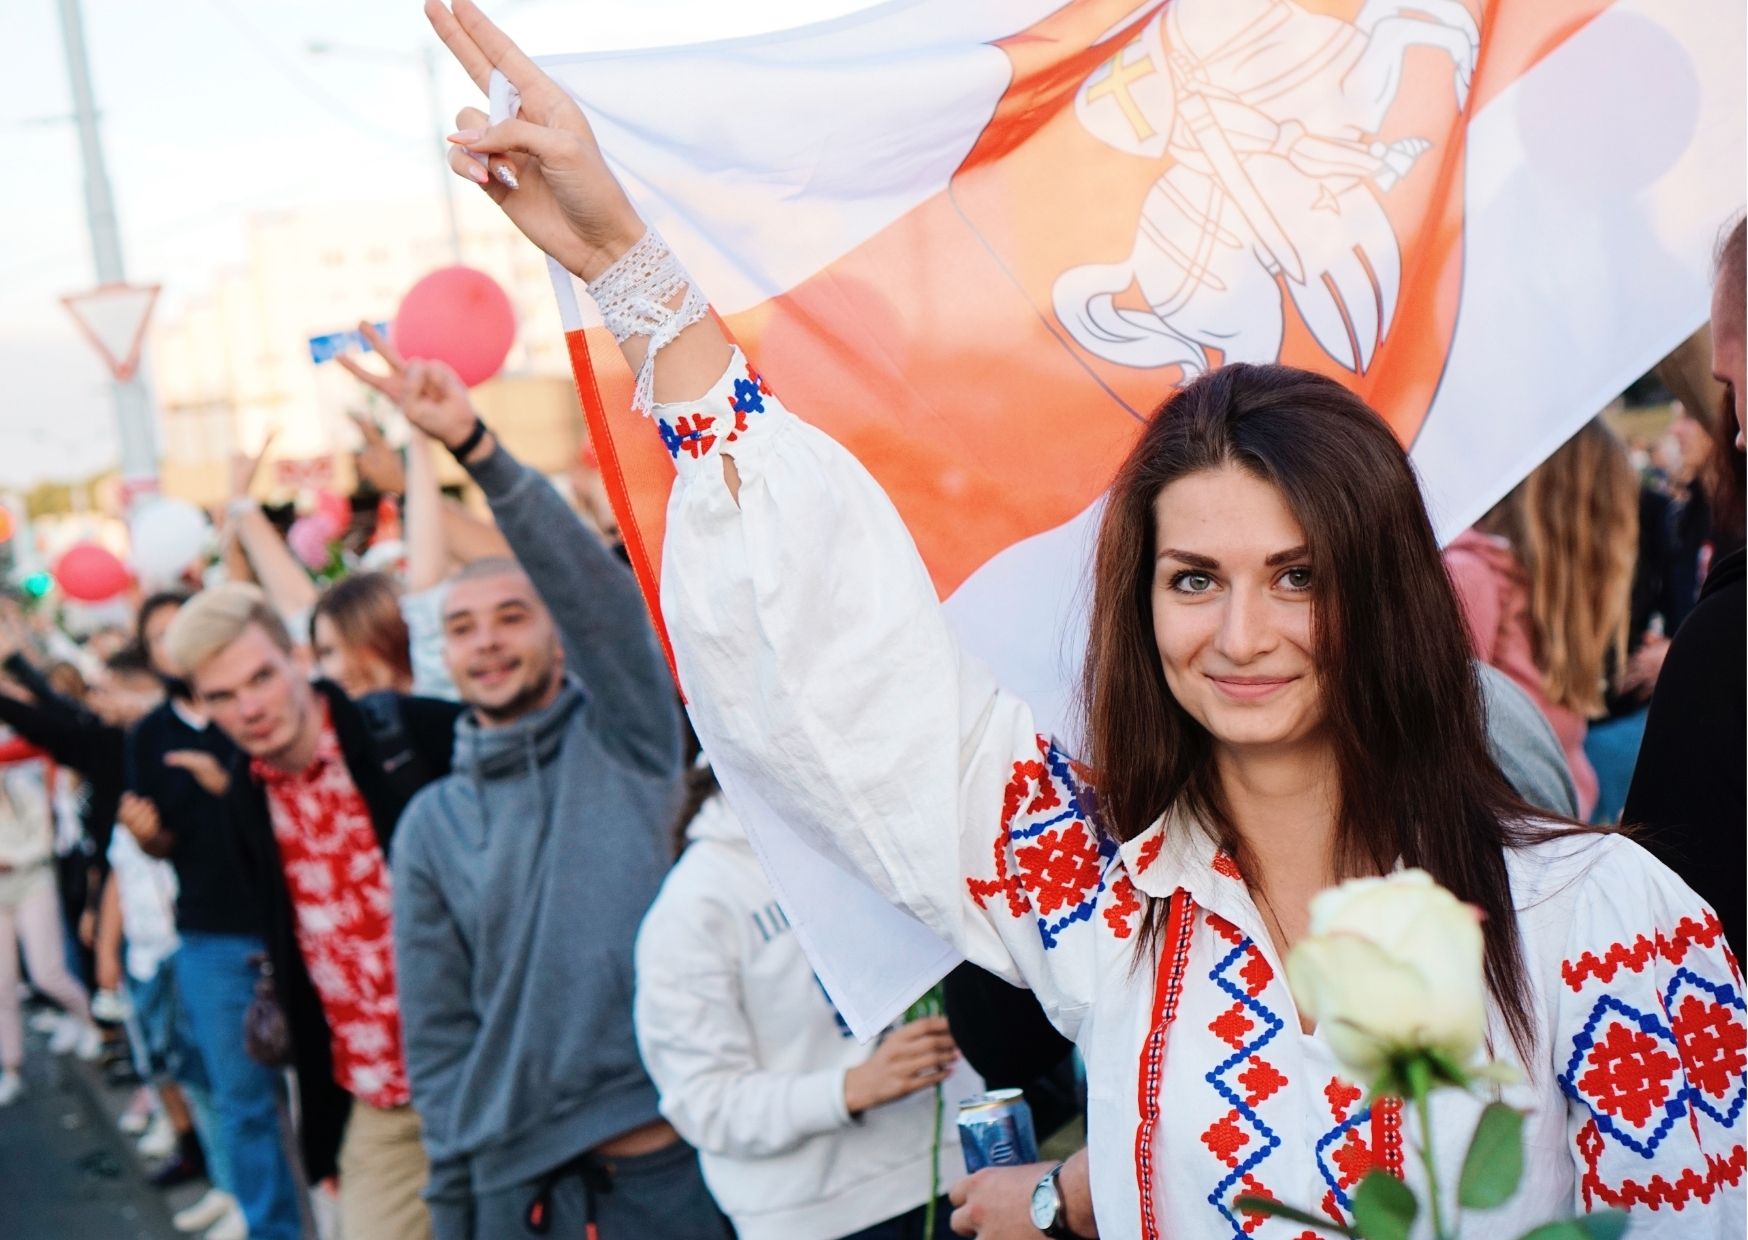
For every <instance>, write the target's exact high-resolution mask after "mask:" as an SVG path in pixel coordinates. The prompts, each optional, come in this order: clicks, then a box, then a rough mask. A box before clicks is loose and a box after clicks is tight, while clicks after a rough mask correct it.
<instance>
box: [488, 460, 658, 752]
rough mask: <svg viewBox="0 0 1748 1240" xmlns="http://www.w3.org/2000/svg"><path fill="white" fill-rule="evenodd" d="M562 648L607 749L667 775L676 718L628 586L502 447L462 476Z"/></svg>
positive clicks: (596, 542)
mask: <svg viewBox="0 0 1748 1240" xmlns="http://www.w3.org/2000/svg"><path fill="white" fill-rule="evenodd" d="M468 472H469V473H470V474H472V475H473V479H474V481H475V482H477V483H479V485H480V488H481V489H482V490H483V491H484V492H485V494H486V500H487V502H489V503H490V504H491V506H492V515H493V516H494V517H496V518H497V521H498V528H499V529H500V530H502V531H503V534H504V537H505V538H506V539H508V540H509V543H510V549H511V550H512V551H514V552H515V553H516V558H517V559H518V560H520V561H521V563H522V566H523V567H524V568H525V569H527V571H528V576H529V577H530V578H531V579H532V580H533V582H534V588H535V589H536V590H538V591H539V592H540V597H541V598H542V599H543V600H544V601H545V603H546V606H547V608H548V609H549V610H550V611H551V612H552V618H553V622H554V623H555V624H556V625H557V626H558V631H559V635H560V636H561V637H562V638H563V640H564V647H565V661H566V663H567V664H568V665H569V668H570V670H571V672H572V673H574V674H575V675H576V677H577V679H579V680H580V681H582V683H583V688H584V691H585V692H586V693H587V694H588V696H589V697H590V698H592V699H593V700H594V705H595V709H594V710H593V711H591V714H592V715H593V716H594V718H596V719H597V720H600V721H603V722H604V723H607V724H609V725H610V728H611V732H610V734H608V735H607V737H606V741H607V743H608V744H609V745H612V746H615V747H617V748H619V749H621V750H622V751H623V752H626V753H627V754H628V755H629V756H630V757H632V758H633V759H634V760H636V761H637V762H638V763H639V764H641V765H643V766H646V767H649V768H651V769H654V770H657V771H669V770H673V769H674V768H675V767H676V766H677V765H678V763H679V760H680V708H679V701H678V695H677V694H676V692H675V689H674V682H673V678H672V676H670V675H669V672H668V663H667V660H666V658H664V657H663V655H662V651H661V647H660V645H659V643H658V642H657V641H656V636H655V630H654V629H653V628H652V627H651V625H650V620H649V612H648V611H647V610H646V609H645V607H644V603H643V595H642V594H641V593H640V592H639V591H638V588H637V580H636V578H635V577H633V576H632V574H631V572H630V570H629V569H627V568H626V567H625V565H623V564H621V563H620V562H619V561H618V560H617V559H616V558H615V557H614V555H613V553H612V552H610V551H609V550H608V549H607V548H606V547H605V546H604V545H602V542H601V540H600V538H598V537H597V536H596V535H595V533H594V532H593V531H592V530H590V529H589V527H588V526H586V525H584V524H583V522H582V519H581V518H580V517H578V516H577V514H576V513H574V512H572V511H571V508H570V505H569V504H567V503H565V501H564V498H563V497H562V496H560V495H559V493H558V492H557V491H556V490H555V489H554V488H553V487H552V485H551V484H550V483H548V482H547V480H546V479H545V478H543V477H541V476H540V474H538V473H537V472H535V471H534V470H532V469H530V468H528V467H527V466H526V465H523V464H522V463H521V462H520V461H518V460H517V459H516V458H515V457H513V456H511V455H510V454H509V452H507V451H506V450H505V449H504V447H503V445H501V444H500V445H498V447H497V448H496V449H495V450H494V451H493V452H492V454H491V455H490V456H488V457H486V458H485V460H483V461H479V462H477V463H475V464H473V465H470V466H469V467H468Z"/></svg>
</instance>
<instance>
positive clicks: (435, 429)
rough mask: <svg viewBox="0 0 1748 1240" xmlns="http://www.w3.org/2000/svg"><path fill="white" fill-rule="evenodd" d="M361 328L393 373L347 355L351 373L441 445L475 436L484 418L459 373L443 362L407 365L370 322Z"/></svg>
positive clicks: (342, 362) (345, 362) (341, 360)
mask: <svg viewBox="0 0 1748 1240" xmlns="http://www.w3.org/2000/svg"><path fill="white" fill-rule="evenodd" d="M358 330H359V332H360V333H362V334H363V336H364V338H365V339H366V340H368V341H369V342H370V347H371V348H373V349H375V350H376V353H377V356H378V357H380V358H382V360H383V361H384V362H385V363H386V364H387V365H388V371H387V373H386V374H385V373H383V372H381V371H376V370H367V369H366V368H365V367H364V366H363V365H362V364H360V362H359V361H358V359H357V358H355V357H352V356H350V355H349V354H345V353H342V354H341V355H340V356H339V358H338V361H339V363H340V365H341V366H343V367H345V368H346V372H347V373H348V374H350V375H352V376H353V377H354V378H355V379H357V380H358V381H359V382H360V383H363V384H365V385H366V386H368V387H371V388H374V389H375V390H376V391H378V392H381V393H382V394H383V395H384V396H385V397H387V398H388V400H389V401H390V403H392V404H393V405H394V406H395V407H396V408H397V409H399V410H400V411H401V412H402V413H403V414H405V415H406V418H407V421H409V422H411V423H412V424H413V425H414V426H416V427H417V428H418V429H419V430H421V431H423V432H424V433H425V434H427V435H429V436H431V438H433V439H435V440H436V441H437V442H438V443H441V444H446V445H448V446H450V447H454V446H455V445H456V444H459V443H461V442H462V441H464V440H465V439H466V438H467V437H468V435H469V434H471V433H472V431H473V424H474V420H475V419H476V418H477V417H478V416H479V414H478V412H477V411H476V410H475V409H474V407H473V401H472V400H471V399H470V398H469V396H468V394H467V385H466V384H464V383H462V381H461V378H460V376H458V375H457V374H456V373H455V371H454V370H452V369H451V368H450V367H449V366H447V365H445V364H444V363H442V362H438V361H421V360H418V359H414V360H413V361H411V362H409V361H407V360H406V359H404V358H403V357H401V355H400V354H399V353H398V352H397V351H396V350H395V347H394V346H393V345H391V344H390V343H389V342H388V341H387V340H385V339H384V338H383V336H382V333H380V332H378V331H377V330H376V328H375V327H373V326H371V325H370V324H369V323H360V324H359V325H358Z"/></svg>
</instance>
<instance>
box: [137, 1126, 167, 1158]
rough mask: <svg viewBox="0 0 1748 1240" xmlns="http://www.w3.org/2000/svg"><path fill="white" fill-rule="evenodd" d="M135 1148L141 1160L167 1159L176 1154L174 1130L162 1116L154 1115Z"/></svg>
mask: <svg viewBox="0 0 1748 1240" xmlns="http://www.w3.org/2000/svg"><path fill="white" fill-rule="evenodd" d="M137 1148H138V1149H139V1151H140V1157H141V1158H168V1157H170V1155H172V1154H174V1153H175V1152H176V1130H175V1129H174V1128H172V1127H170V1121H169V1120H168V1119H166V1118H165V1117H164V1116H162V1115H155V1116H153V1117H152V1122H151V1123H150V1124H149V1125H147V1126H146V1132H145V1135H144V1136H142V1137H141V1138H140V1140H139V1145H138V1147H137Z"/></svg>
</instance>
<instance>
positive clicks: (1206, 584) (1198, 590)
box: [1171, 569, 1214, 594]
mask: <svg viewBox="0 0 1748 1240" xmlns="http://www.w3.org/2000/svg"><path fill="white" fill-rule="evenodd" d="M1171 588H1172V589H1173V590H1176V591H1177V592H1178V593H1179V594H1206V593H1207V592H1208V591H1210V590H1212V589H1213V588H1214V579H1213V578H1212V577H1210V576H1208V574H1207V573H1201V572H1197V571H1195V570H1194V569H1186V570H1184V571H1183V572H1181V573H1177V574H1176V575H1174V576H1173V577H1172V579H1171Z"/></svg>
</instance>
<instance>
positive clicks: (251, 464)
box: [225, 435, 318, 636]
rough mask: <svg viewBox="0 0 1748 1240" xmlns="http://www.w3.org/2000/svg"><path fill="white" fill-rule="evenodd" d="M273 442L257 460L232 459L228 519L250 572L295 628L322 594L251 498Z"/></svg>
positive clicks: (265, 445) (263, 447) (269, 439)
mask: <svg viewBox="0 0 1748 1240" xmlns="http://www.w3.org/2000/svg"><path fill="white" fill-rule="evenodd" d="M272 442H273V436H272V435H269V436H268V437H267V442H266V443H263V444H262V445H261V451H259V452H257V453H256V454H255V455H254V456H250V455H248V454H247V453H242V452H239V453H236V454H234V455H233V456H232V457H231V495H230V500H229V501H228V502H227V503H226V505H225V515H226V517H227V518H228V524H229V527H230V528H231V529H233V530H235V531H236V541H237V545H238V546H239V547H241V548H242V550H243V554H244V556H245V557H247V559H248V561H249V569H250V571H251V572H252V573H254V575H255V580H256V581H257V582H259V583H260V586H261V589H262V590H263V591H265V592H266V594H267V600H268V601H269V602H270V603H272V604H273V608H274V610H275V611H277V612H278V613H279V614H280V616H282V617H284V618H285V620H286V622H287V623H288V624H291V623H293V622H294V621H295V620H296V619H297V618H298V617H300V616H307V615H308V614H309V611H310V608H312V607H314V606H315V605H316V598H317V597H318V591H317V590H316V583H315V582H313V581H311V580H310V575H309V574H308V573H306V572H305V571H304V569H303V565H301V564H299V563H298V562H297V557H296V556H295V555H293V554H292V553H291V548H290V547H288V546H286V545H285V540H284V539H283V538H281V537H280V536H279V531H278V530H276V529H274V528H273V522H271V521H269V520H268V519H267V514H266V513H264V512H262V511H261V505H259V504H257V503H255V502H254V501H253V500H252V499H250V498H249V491H250V488H251V487H253V485H254V482H255V475H256V473H258V472H259V471H260V468H261V459H262V458H263V457H264V456H266V455H267V449H268V447H269V446H270V445H271V444H272ZM295 635H296V634H295V633H294V636H295Z"/></svg>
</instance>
